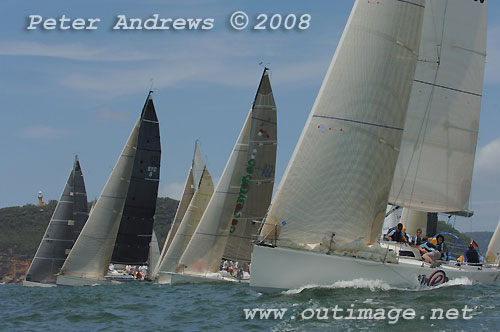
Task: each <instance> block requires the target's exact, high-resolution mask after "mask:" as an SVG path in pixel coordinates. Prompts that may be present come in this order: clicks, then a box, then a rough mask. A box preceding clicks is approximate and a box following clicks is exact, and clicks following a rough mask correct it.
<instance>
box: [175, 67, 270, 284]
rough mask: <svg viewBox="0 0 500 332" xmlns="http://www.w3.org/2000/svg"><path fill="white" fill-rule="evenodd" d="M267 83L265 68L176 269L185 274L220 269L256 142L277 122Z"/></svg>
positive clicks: (255, 155) (257, 147)
mask: <svg viewBox="0 0 500 332" xmlns="http://www.w3.org/2000/svg"><path fill="white" fill-rule="evenodd" d="M271 101H272V102H273V103H274V99H273V97H272V91H271V88H270V83H269V76H268V71H267V68H266V69H265V70H264V73H263V74H262V78H261V81H260V85H259V89H258V91H257V94H256V97H255V99H254V103H253V105H252V108H251V109H250V112H249V113H248V116H247V119H246V121H245V124H244V125H243V128H242V130H241V132H240V135H239V137H238V140H237V141H236V144H235V146H234V148H233V151H232V153H231V156H230V157H229V160H228V162H227V164H226V167H225V169H224V171H223V173H222V176H221V178H220V180H219V183H218V184H217V187H216V190H215V192H214V194H213V196H212V198H211V200H210V202H209V204H208V207H207V209H206V210H205V213H204V214H203V217H202V218H201V221H200V223H199V225H198V227H197V229H196V232H195V234H194V235H193V237H192V238H191V241H190V242H189V244H188V246H187V247H186V250H185V252H184V254H183V255H182V257H181V259H180V261H179V268H178V272H185V273H186V274H195V275H196V274H198V275H199V274H206V273H210V272H216V271H218V270H219V265H220V262H221V259H222V256H223V254H224V250H225V247H226V243H227V238H228V236H229V233H230V229H231V222H232V220H233V217H238V212H239V211H240V210H241V209H239V208H238V207H237V201H238V199H243V200H246V194H247V191H248V187H249V183H250V181H251V180H252V179H253V174H254V172H262V171H263V170H261V169H260V170H257V169H256V168H255V165H256V160H257V159H259V157H260V154H261V153H262V152H263V151H264V149H263V148H262V147H263V146H260V145H259V144H260V143H261V142H263V141H264V140H267V136H266V135H267V134H266V132H270V131H271V130H276V128H273V129H271V128H272V127H275V126H276V122H275V121H276V114H275V113H276V108H273V107H269V105H272V104H271Z"/></svg>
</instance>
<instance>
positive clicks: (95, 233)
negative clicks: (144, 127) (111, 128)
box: [60, 119, 140, 279]
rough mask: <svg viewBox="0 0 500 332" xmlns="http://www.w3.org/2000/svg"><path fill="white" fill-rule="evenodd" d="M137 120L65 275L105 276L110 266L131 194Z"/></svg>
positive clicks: (63, 268)
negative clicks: (125, 207) (126, 203)
mask: <svg viewBox="0 0 500 332" xmlns="http://www.w3.org/2000/svg"><path fill="white" fill-rule="evenodd" d="M139 127H140V119H139V120H138V121H137V122H136V124H135V126H134V129H133V130H132V133H131V134H130V137H129V139H128V141H127V143H126V144H125V147H124V148H123V152H122V153H121V155H120V157H119V158H118V161H117V163H116V165H115V167H114V168H113V171H112V172H111V175H110V176H109V179H108V182H107V183H106V185H105V186H104V189H103V190H102V193H101V196H100V197H99V199H98V200H97V202H96V204H95V206H94V208H93V209H92V211H91V212H90V215H89V218H88V220H87V223H86V224H85V226H84V227H83V230H82V232H81V233H80V236H79V237H78V239H77V240H76V242H75V245H74V246H73V249H71V252H70V253H69V255H68V258H67V259H66V261H65V262H64V265H63V266H62V268H61V272H60V274H61V275H66V276H71V277H78V278H85V279H103V278H104V275H105V274H106V272H107V270H108V265H109V262H110V260H111V254H112V253H113V249H114V246H115V240H116V235H117V233H118V228H119V226H120V220H121V217H122V212H123V206H124V204H125V200H126V198H127V192H128V188H129V183H130V176H131V174H132V168H133V165H134V158H135V152H136V146H137V138H138V134H139Z"/></svg>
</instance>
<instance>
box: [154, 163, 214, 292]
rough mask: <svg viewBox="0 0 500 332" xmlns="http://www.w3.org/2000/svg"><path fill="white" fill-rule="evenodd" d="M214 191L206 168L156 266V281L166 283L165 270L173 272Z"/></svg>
mask: <svg viewBox="0 0 500 332" xmlns="http://www.w3.org/2000/svg"><path fill="white" fill-rule="evenodd" d="M213 192H214V183H213V182H212V177H211V176H210V173H209V172H208V170H207V169H205V171H204V172H203V175H202V177H201V181H200V183H199V186H198V189H197V190H196V192H195V194H194V196H193V199H192V200H191V203H189V207H188V208H187V210H186V213H185V214H184V218H182V222H181V223H180V225H179V227H178V230H177V232H176V233H175V236H174V238H173V240H172V243H171V245H170V246H169V247H168V248H167V252H166V253H165V256H164V257H163V259H162V261H161V262H160V264H159V267H158V283H160V284H162V283H168V282H169V279H170V278H169V276H168V275H166V274H165V272H175V270H176V268H177V265H178V263H179V259H180V258H181V256H182V254H183V253H184V250H185V249H186V247H187V245H188V243H189V241H190V240H191V237H192V236H193V234H194V232H195V231H196V227H198V224H199V223H200V220H201V217H202V216H203V213H204V212H205V209H206V208H207V206H208V202H209V201H210V198H211V197H212V194H213Z"/></svg>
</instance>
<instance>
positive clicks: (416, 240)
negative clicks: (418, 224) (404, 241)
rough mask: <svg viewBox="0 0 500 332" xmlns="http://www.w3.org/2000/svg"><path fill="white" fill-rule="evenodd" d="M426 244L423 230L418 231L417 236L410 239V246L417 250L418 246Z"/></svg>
mask: <svg viewBox="0 0 500 332" xmlns="http://www.w3.org/2000/svg"><path fill="white" fill-rule="evenodd" d="M424 242H425V240H424V238H422V229H420V228H418V229H417V235H415V236H412V237H411V238H410V245H411V246H412V247H415V248H417V246H420V245H421V244H422V243H424Z"/></svg>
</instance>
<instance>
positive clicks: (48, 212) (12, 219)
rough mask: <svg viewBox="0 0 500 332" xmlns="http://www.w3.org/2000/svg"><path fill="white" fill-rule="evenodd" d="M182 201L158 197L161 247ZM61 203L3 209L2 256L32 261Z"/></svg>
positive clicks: (0, 226)
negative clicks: (51, 218)
mask: <svg viewBox="0 0 500 332" xmlns="http://www.w3.org/2000/svg"><path fill="white" fill-rule="evenodd" d="M178 203H179V202H178V201H176V200H174V199H171V198H166V197H165V198H158V202H157V206H156V215H155V226H154V228H155V232H156V234H157V236H158V241H159V242H160V248H161V246H163V242H164V241H165V238H166V236H167V233H168V230H169V229H170V224H171V222H172V220H173V218H174V215H175V211H176V209H177V204H178ZM56 204H57V201H50V202H49V203H48V204H47V205H46V206H43V207H39V206H36V205H32V204H28V205H24V206H14V207H7V208H3V209H0V256H9V257H15V258H16V259H30V258H31V257H32V256H33V255H34V254H35V251H36V249H37V248H38V245H39V243H40V240H41V238H42V236H43V233H44V232H45V229H46V228H47V225H48V223H49V221H50V217H51V216H52V213H53V212H54V209H55V207H56Z"/></svg>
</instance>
